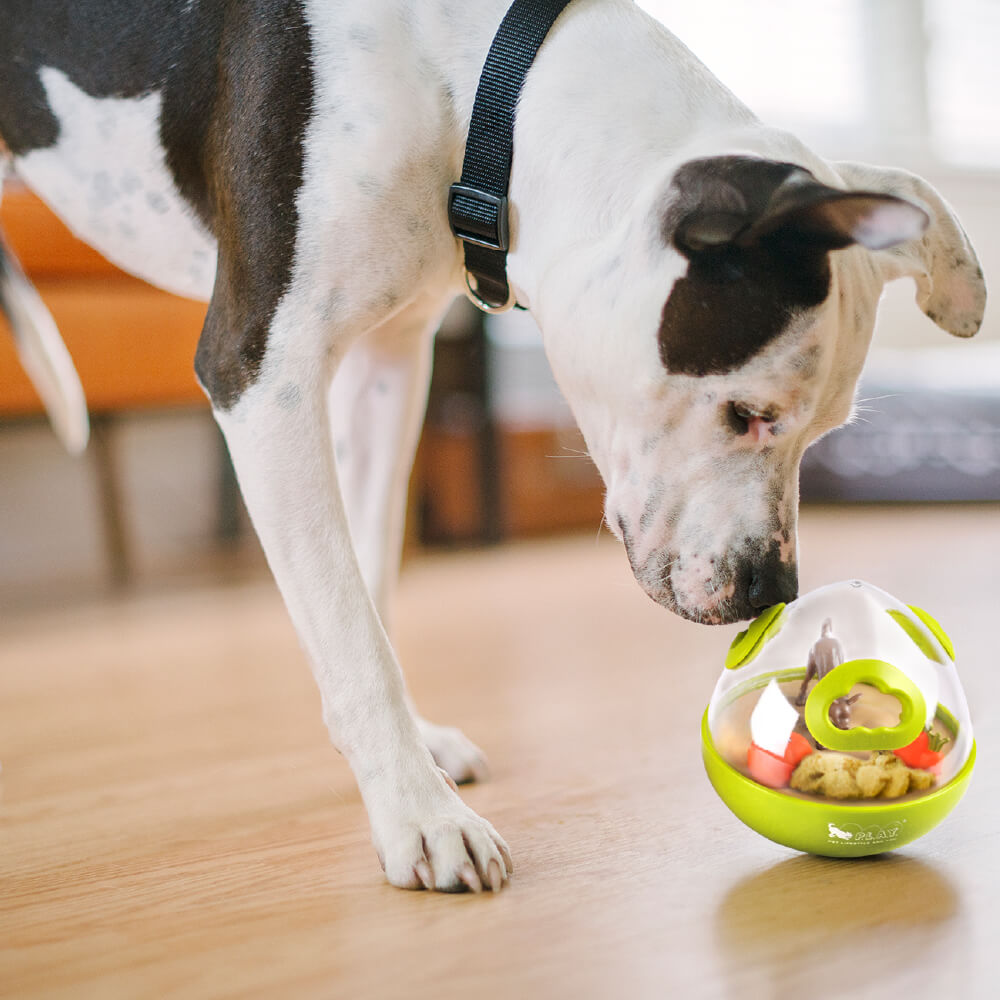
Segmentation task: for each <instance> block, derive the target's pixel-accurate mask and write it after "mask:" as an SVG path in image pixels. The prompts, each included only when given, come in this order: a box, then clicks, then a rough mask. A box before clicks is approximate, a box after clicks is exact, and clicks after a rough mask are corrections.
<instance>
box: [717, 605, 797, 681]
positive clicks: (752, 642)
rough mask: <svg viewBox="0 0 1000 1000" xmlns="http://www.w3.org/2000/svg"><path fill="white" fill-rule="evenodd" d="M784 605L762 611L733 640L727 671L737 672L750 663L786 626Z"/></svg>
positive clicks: (727, 656)
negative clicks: (784, 625) (779, 630)
mask: <svg viewBox="0 0 1000 1000" xmlns="http://www.w3.org/2000/svg"><path fill="white" fill-rule="evenodd" d="M784 610H785V605H784V604H775V605H773V606H772V607H770V608H768V609H767V610H766V611H762V612H761V613H760V614H759V615H758V616H757V617H756V618H755V619H754V620H753V621H752V622H750V624H749V625H748V626H747V627H746V628H745V629H744V630H743V631H742V632H740V633H739V634H738V635H737V636H736V638H735V639H733V641H732V643H731V645H730V646H729V652H728V653H727V654H726V669H727V670H735V669H736V668H737V667H742V666H743V665H744V664H745V663H749V662H750V661H751V660H752V659H753V658H754V657H755V656H756V655H757V654H758V653H759V652H760V651H761V648H762V647H763V645H764V643H765V642H767V640H768V639H770V638H771V636H773V635H774V634H775V632H777V631H778V629H780V628H781V626H782V625H783V624H784V617H783V616H782V612H783V611H784Z"/></svg>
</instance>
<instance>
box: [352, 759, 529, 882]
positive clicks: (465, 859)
mask: <svg viewBox="0 0 1000 1000" xmlns="http://www.w3.org/2000/svg"><path fill="white" fill-rule="evenodd" d="M420 784H421V785H423V787H422V788H414V787H412V786H410V787H409V788H407V789H404V790H403V794H402V795H401V796H399V795H398V792H399V789H398V786H397V799H396V801H388V800H387V801H372V800H371V799H370V798H369V797H368V796H366V799H368V800H369V802H370V805H369V814H370V817H371V822H372V841H373V842H374V844H375V850H376V852H377V853H378V856H379V860H380V861H381V862H382V868H383V869H384V870H385V875H386V878H387V879H388V880H389V882H390V883H391V884H392V885H394V886H398V887H399V888H400V889H436V890H438V891H439V892H480V891H482V890H483V889H489V890H491V891H493V892H499V890H500V889H501V888H502V886H503V884H504V882H506V881H507V879H508V878H509V877H510V875H511V873H512V872H513V864H512V862H511V857H510V849H509V848H508V847H507V844H506V843H505V842H504V839H503V838H502V837H501V836H500V834H499V833H497V832H496V830H495V829H494V828H493V826H492V824H490V823H489V822H487V821H486V820H485V819H483V818H482V817H481V816H478V815H477V814H476V813H475V812H473V811H472V810H471V809H470V808H469V807H468V806H467V805H466V804H465V803H464V802H463V801H462V800H461V799H460V798H459V797H458V795H457V794H456V792H455V791H454V790H453V786H451V785H450V783H449V782H448V781H447V778H446V775H445V773H444V772H438V771H437V770H436V769H435V773H434V774H433V776H432V779H431V780H428V781H427V782H423V781H421V782H420ZM377 797H378V796H376V798H377ZM400 799H401V800H402V801H400Z"/></svg>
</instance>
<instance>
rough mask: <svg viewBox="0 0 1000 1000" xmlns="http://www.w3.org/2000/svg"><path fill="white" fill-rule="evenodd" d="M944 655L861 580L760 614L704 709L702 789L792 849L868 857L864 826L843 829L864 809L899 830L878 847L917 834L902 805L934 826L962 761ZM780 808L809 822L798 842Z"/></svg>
mask: <svg viewBox="0 0 1000 1000" xmlns="http://www.w3.org/2000/svg"><path fill="white" fill-rule="evenodd" d="M954 655H955V654H954V649H953V647H952V644H951V641H950V640H949V638H948V636H947V635H946V634H945V632H944V631H943V629H942V628H941V626H940V625H938V623H937V622H936V621H935V620H934V619H933V618H932V617H931V615H929V614H928V613H927V612H925V611H923V610H922V609H919V608H915V607H912V606H908V605H906V604H904V603H902V602H901V601H898V600H897V599H896V598H894V597H892V596H891V595H890V594H887V593H886V592H885V591H883V590H880V589H879V588H878V587H874V586H872V585H871V584H868V583H864V582H862V581H860V580H849V581H845V582H842V583H836V584H832V585H830V586H827V587H823V588H821V589H818V590H815V591H813V592H811V593H809V594H806V595H804V596H802V597H800V598H799V599H798V600H796V601H794V602H793V603H791V604H789V605H787V606H784V605H778V606H776V607H774V608H770V609H768V611H766V612H764V613H763V614H762V615H761V616H760V617H759V618H758V619H757V620H756V621H754V622H752V623H751V625H750V626H749V627H748V628H747V629H746V630H745V631H744V632H741V633H740V634H739V635H738V636H737V637H736V639H735V640H734V641H733V644H732V646H731V647H730V649H729V654H728V656H727V658H726V666H725V669H723V671H722V675H721V676H720V678H719V681H718V683H717V684H716V686H715V691H714V693H713V695H712V700H711V702H710V704H709V707H708V710H707V712H706V716H705V725H704V727H703V734H702V735H703V750H704V753H705V761H706V767H707V768H708V771H709V777H710V778H711V779H712V782H713V785H715V787H716V790H717V791H718V792H719V794H720V795H721V796H722V797H723V799H724V800H725V801H726V803H727V804H728V805H729V806H730V808H731V809H733V811H734V812H736V813H737V815H738V816H740V818H741V819H743V820H744V821H745V822H747V823H748V824H749V825H751V826H753V827H754V828H755V829H758V830H760V832H763V833H764V835H765V836H769V837H771V839H774V840H778V841H779V842H782V843H788V844H789V845H790V846H797V847H799V848H800V849H803V850H812V851H814V852H816V853H854V854H857V853H872V851H861V850H860V849H857V848H858V843H857V842H858V841H860V840H862V839H863V837H864V836H865V829H869V831H870V830H871V829H876V828H875V827H871V828H865V827H864V826H863V824H861V825H859V824H858V823H846V821H847V820H854V819H856V818H857V817H858V816H859V815H862V813H860V812H859V810H865V809H866V810H867V812H865V813H863V814H864V815H875V813H876V812H877V811H878V810H879V808H882V811H883V813H884V814H885V819H886V822H889V820H890V819H891V820H892V821H893V822H894V823H896V825H897V826H898V827H899V829H898V830H890V831H889V832H886V830H888V827H887V828H886V830H883V829H882V828H881V827H878V830H879V831H880V832H879V833H878V834H877V837H882V838H883V839H885V840H886V841H889V842H891V841H893V840H894V839H899V841H900V842H905V840H909V839H912V838H913V835H920V834H919V833H918V832H917V830H918V826H919V825H920V824H919V823H913V825H912V826H911V828H909V829H908V828H907V824H908V823H912V821H913V820H914V819H917V818H918V817H916V816H913V814H912V811H911V813H910V814H909V816H908V815H907V814H906V812H905V808H906V807H907V806H910V805H913V806H916V805H917V803H918V802H919V803H923V804H924V805H925V806H926V808H924V809H923V812H924V813H926V815H927V817H928V822H930V817H931V816H938V817H940V816H943V815H944V814H945V813H946V812H947V811H948V809H950V808H951V805H953V804H954V802H957V801H958V798H960V796H961V792H963V791H964V788H965V785H966V784H967V782H968V778H969V774H970V773H971V768H972V764H973V760H974V742H973V734H972V722H971V719H970V718H969V709H968V705H967V703H966V700H965V694H964V692H963V690H962V685H961V683H960V681H959V678H958V672H957V670H956V668H955V660H954ZM970 757H971V758H972V759H970ZM967 764H968V766H966V765H967ZM956 776H958V777H959V779H960V780H959V781H954V780H953V779H955V778H956ZM949 783H953V785H952V787H953V788H954V789H955V790H954V792H946V791H945V789H946V788H947V786H949ZM755 789H756V791H755ZM747 796H750V797H751V798H752V799H753V804H752V806H751V805H749V804H748V802H749V800H748V799H747ZM761 796H763V797H761ZM933 799H937V804H936V805H935V804H934V803H932V801H931V800H933ZM944 800H947V808H944V806H945V804H946V803H945V801H944ZM799 806H801V808H799ZM809 809H813V810H814V814H810V813H809V812H808V810H809ZM775 810H777V812H776V811H775ZM890 810H891V811H890ZM783 811H785V812H783ZM779 812H783V814H786V815H787V817H788V820H787V821H786V822H785V826H787V827H793V826H796V825H797V824H799V821H800V820H801V821H802V822H806V820H808V821H809V822H810V823H813V824H814V825H816V824H817V823H818V826H817V828H816V830H813V831H811V832H809V833H808V834H805V833H803V835H802V837H801V838H800V839H798V840H797V839H796V836H795V835H792V834H790V835H789V836H786V835H785V829H784V827H782V826H777V825H776V824H778V822H779V821H778V820H777V818H776V817H777V815H778V813H779ZM768 814H770V818H768ZM820 821H822V822H820ZM936 821H937V820H936V819H935V820H934V822H936ZM838 824H839V825H838ZM921 829H922V830H923V828H921ZM845 830H848V832H845ZM851 830H853V831H855V832H854V833H850V832H849V831H851ZM867 835H868V836H876V835H873V834H871V833H870V832H869V834H867ZM852 838H853V841H854V843H848V844H841V841H851V840H852ZM816 843H819V844H820V848H819V849H817V848H816V846H815V844H816ZM826 843H829V844H830V845H832V847H833V848H835V850H830V851H827V850H825V849H824V848H823V845H824V844H826ZM842 847H843V850H841V848H842ZM848 848H850V850H848ZM882 849H887V847H883V848H882ZM873 850H874V848H873Z"/></svg>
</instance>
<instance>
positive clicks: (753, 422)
mask: <svg viewBox="0 0 1000 1000" xmlns="http://www.w3.org/2000/svg"><path fill="white" fill-rule="evenodd" d="M774 421H775V417H774V414H772V413H769V412H768V411H767V410H761V409H758V408H757V407H755V406H750V405H749V404H748V403H735V402H734V403H730V404H729V405H728V407H727V408H726V423H727V424H728V425H729V427H730V428H731V429H732V430H733V431H734V432H735V433H736V434H738V435H740V436H742V435H744V434H746V435H749V436H750V437H751V438H753V440H754V441H756V442H760V441H764V440H766V439H767V437H768V436H769V435H770V434H771V428H772V427H773V426H774Z"/></svg>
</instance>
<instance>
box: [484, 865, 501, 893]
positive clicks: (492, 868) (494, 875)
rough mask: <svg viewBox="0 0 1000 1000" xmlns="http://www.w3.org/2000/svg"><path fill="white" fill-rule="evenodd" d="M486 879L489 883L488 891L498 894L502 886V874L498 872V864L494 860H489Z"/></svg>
mask: <svg viewBox="0 0 1000 1000" xmlns="http://www.w3.org/2000/svg"><path fill="white" fill-rule="evenodd" d="M486 877H487V880H488V881H489V883H490V890H491V891H492V892H499V891H500V889H501V887H502V886H503V872H501V871H500V864H499V862H498V861H497V860H496V858H490V863H489V865H487V867H486Z"/></svg>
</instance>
